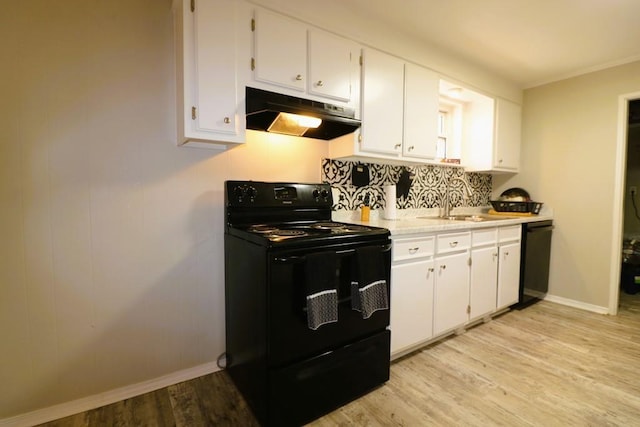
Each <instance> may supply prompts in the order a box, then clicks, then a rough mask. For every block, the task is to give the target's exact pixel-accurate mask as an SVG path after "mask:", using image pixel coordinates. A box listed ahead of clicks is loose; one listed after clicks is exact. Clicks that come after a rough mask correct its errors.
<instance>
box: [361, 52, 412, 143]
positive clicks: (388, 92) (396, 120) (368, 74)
mask: <svg viewBox="0 0 640 427" xmlns="http://www.w3.org/2000/svg"><path fill="white" fill-rule="evenodd" d="M362 55H363V65H362V127H361V129H360V135H361V138H362V140H361V146H360V147H361V150H363V151H371V152H375V153H387V154H394V155H400V154H401V152H402V121H403V104H404V95H403V88H404V62H403V61H402V60H401V59H399V58H396V57H394V56H391V55H387V54H385V53H382V52H379V51H376V50H373V49H363V52H362Z"/></svg>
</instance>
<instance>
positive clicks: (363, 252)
mask: <svg viewBox="0 0 640 427" xmlns="http://www.w3.org/2000/svg"><path fill="white" fill-rule="evenodd" d="M355 257H356V268H355V269H354V271H355V277H354V279H353V280H352V281H351V308H352V309H353V310H356V311H360V312H361V313H362V318H363V319H368V318H369V317H371V315H372V314H373V313H374V312H376V311H378V310H388V309H389V292H388V288H387V280H386V273H387V271H386V269H385V264H384V257H383V252H381V251H380V248H378V247H376V246H366V247H364V248H359V249H357V250H356V255H355Z"/></svg>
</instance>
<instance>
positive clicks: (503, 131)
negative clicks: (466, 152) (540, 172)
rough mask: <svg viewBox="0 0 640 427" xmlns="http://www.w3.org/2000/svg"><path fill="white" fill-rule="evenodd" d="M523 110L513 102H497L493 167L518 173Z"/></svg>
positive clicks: (500, 100) (498, 100)
mask: <svg viewBox="0 0 640 427" xmlns="http://www.w3.org/2000/svg"><path fill="white" fill-rule="evenodd" d="M521 122H522V108H521V107H520V106H519V105H518V104H515V103H513V102H511V101H507V100H504V99H500V98H498V99H497V100H496V140H495V152H494V158H493V165H494V167H496V168H498V169H509V170H513V171H517V170H518V168H519V167H520V139H521V137H520V132H521V126H522V123H521Z"/></svg>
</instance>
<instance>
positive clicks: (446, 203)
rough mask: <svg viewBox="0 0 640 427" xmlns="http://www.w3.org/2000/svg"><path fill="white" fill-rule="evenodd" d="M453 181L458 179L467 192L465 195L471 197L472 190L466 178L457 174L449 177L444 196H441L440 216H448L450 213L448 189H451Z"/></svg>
mask: <svg viewBox="0 0 640 427" xmlns="http://www.w3.org/2000/svg"><path fill="white" fill-rule="evenodd" d="M454 181H460V182H461V183H462V184H463V188H464V190H465V192H466V194H467V197H471V194H472V193H473V190H471V186H470V185H469V183H468V182H467V180H466V179H464V178H460V177H459V176H456V177H453V178H451V179H450V180H449V181H448V182H447V188H446V190H445V192H444V197H443V198H442V203H441V206H440V208H442V209H443V210H444V212H443V214H442V216H449V215H450V214H451V203H450V198H449V190H450V189H451V183H452V182H454Z"/></svg>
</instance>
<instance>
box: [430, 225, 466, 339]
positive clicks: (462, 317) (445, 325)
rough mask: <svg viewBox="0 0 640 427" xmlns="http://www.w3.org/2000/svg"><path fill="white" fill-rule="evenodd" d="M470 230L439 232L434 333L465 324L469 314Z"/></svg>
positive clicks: (436, 260) (437, 333)
mask: <svg viewBox="0 0 640 427" xmlns="http://www.w3.org/2000/svg"><path fill="white" fill-rule="evenodd" d="M470 243H471V234H470V233H469V232H468V231H467V232H463V233H446V234H439V235H438V236H437V243H436V257H435V273H436V279H435V292H434V308H433V334H434V335H439V334H441V333H443V332H446V331H448V330H451V329H455V328H457V327H458V326H461V325H464V324H465V323H466V321H467V319H468V318H469V312H468V310H469V270H470V269H469V246H470Z"/></svg>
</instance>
